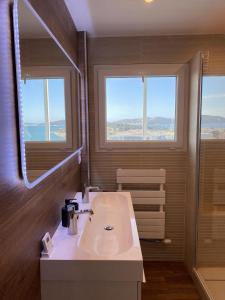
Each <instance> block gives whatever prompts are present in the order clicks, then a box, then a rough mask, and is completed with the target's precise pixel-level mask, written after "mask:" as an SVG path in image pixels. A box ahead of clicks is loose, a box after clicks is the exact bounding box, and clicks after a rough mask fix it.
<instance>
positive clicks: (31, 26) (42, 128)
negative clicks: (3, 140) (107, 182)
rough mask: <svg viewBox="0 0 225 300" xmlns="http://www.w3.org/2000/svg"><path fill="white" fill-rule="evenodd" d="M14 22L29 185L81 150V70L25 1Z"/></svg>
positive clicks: (23, 150)
mask: <svg viewBox="0 0 225 300" xmlns="http://www.w3.org/2000/svg"><path fill="white" fill-rule="evenodd" d="M17 24H18V26H17ZM14 25H15V26H14V29H15V44H16V45H19V49H20V53H19V51H18V50H17V51H16V65H17V84H18V101H19V105H18V106H19V121H20V125H19V127H20V141H21V143H20V144H21V145H20V146H21V157H22V170H23V175H24V179H25V181H26V182H27V184H28V186H30V185H34V183H37V182H39V181H40V180H41V179H42V178H44V177H45V176H43V175H44V174H45V175H48V174H49V173H51V172H52V171H53V170H54V169H55V166H59V165H60V162H62V161H64V160H65V159H67V158H68V157H71V156H72V155H74V153H75V152H77V151H79V150H81V138H80V101H79V100H80V95H79V81H80V74H79V70H78V69H77V68H76V66H75V65H73V64H72V62H71V60H70V59H69V57H68V55H66V52H65V51H64V50H63V49H62V48H60V47H59V46H58V45H59V43H58V42H56V39H55V38H54V36H52V35H50V33H49V31H48V29H47V28H45V26H44V25H43V22H42V20H41V19H40V18H39V17H38V16H37V15H36V14H35V12H34V11H33V10H32V8H31V7H30V6H29V3H27V2H25V1H24V0H19V1H17V2H15V7H14ZM16 49H18V47H16Z"/></svg>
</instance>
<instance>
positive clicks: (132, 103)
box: [96, 65, 186, 150]
mask: <svg viewBox="0 0 225 300" xmlns="http://www.w3.org/2000/svg"><path fill="white" fill-rule="evenodd" d="M185 73H186V65H185V66H182V65H145V66H144V65H135V66H98V67H96V82H97V90H98V93H97V97H98V101H97V104H98V114H97V115H96V116H97V118H98V128H97V131H98V132H99V134H98V139H99V149H98V150H101V149H106V148H108V149H110V148H111V149H113V148H114V149H120V148H127V149H129V148H140V147H142V148H146V149H147V148H152V147H153V148H155V147H157V148H165V147H175V148H177V147H179V148H181V147H184V127H185V126H184V125H185V118H184V104H185V103H184V98H185V91H184V81H185Z"/></svg>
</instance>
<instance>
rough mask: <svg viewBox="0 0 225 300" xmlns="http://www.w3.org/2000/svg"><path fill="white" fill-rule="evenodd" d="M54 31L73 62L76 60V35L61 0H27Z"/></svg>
mask: <svg viewBox="0 0 225 300" xmlns="http://www.w3.org/2000/svg"><path fill="white" fill-rule="evenodd" d="M27 1H28V2H29V3H30V4H31V5H32V7H33V8H34V10H35V11H36V12H37V13H38V14H39V15H40V16H41V18H42V20H43V21H44V22H45V23H46V24H47V26H48V28H49V29H50V30H51V31H52V32H53V33H54V35H55V37H56V38H57V40H58V41H60V43H61V45H62V47H63V48H64V49H66V51H67V53H68V54H69V56H70V57H71V58H72V60H73V61H74V62H78V37H77V31H76V28H75V25H74V23H73V20H72V17H71V15H70V13H69V12H68V9H67V7H66V5H65V4H64V1H62V0H54V1H52V0H45V1H40V0H27Z"/></svg>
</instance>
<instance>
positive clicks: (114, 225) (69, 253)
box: [41, 192, 143, 300]
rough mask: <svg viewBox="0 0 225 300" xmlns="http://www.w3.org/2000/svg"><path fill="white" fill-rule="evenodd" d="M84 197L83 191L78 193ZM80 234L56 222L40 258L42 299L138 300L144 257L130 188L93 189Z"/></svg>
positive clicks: (79, 196) (85, 205)
mask: <svg viewBox="0 0 225 300" xmlns="http://www.w3.org/2000/svg"><path fill="white" fill-rule="evenodd" d="M76 196H77V197H78V198H80V202H81V194H80V193H79V194H77V195H76ZM80 209H92V210H93V212H94V214H93V215H85V214H84V215H80V216H79V219H78V233H77V235H68V232H67V228H64V227H62V226H61V225H60V226H59V227H58V229H57V231H56V232H55V234H54V236H53V246H54V247H53V251H52V253H51V254H50V257H48V258H41V292H42V300H62V299H66V300H76V299H78V300H90V299H92V300H95V299H96V300H115V299H116V300H137V299H138V300H140V299H141V282H142V281H143V258H142V253H141V248H140V242H139V237H138V232H137V226H136V222H135V217H134V211H133V206H132V202H131V196H130V193H127V192H121V193H120V192H115V193H104V192H100V193H99V192H98V193H90V202H89V203H85V204H82V203H81V204H80Z"/></svg>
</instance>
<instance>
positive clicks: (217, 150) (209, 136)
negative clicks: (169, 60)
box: [195, 75, 225, 300]
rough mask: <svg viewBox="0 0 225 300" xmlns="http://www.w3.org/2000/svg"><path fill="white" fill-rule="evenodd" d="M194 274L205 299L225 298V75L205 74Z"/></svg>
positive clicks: (200, 109)
mask: <svg viewBox="0 0 225 300" xmlns="http://www.w3.org/2000/svg"><path fill="white" fill-rule="evenodd" d="M201 94H202V97H201V105H200V106H199V112H200V116H199V117H200V123H199V124H200V126H199V135H198V137H199V140H198V153H199V154H198V155H199V157H198V165H197V168H198V177H197V180H198V197H197V198H198V205H197V207H196V217H197V229H196V245H195V247H196V252H195V272H196V276H197V277H198V280H199V281H200V283H201V285H202V287H203V289H204V290H205V293H206V299H207V298H208V299H213V300H224V299H225V76H223V75H212V76H211V75H203V77H202V93H201Z"/></svg>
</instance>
